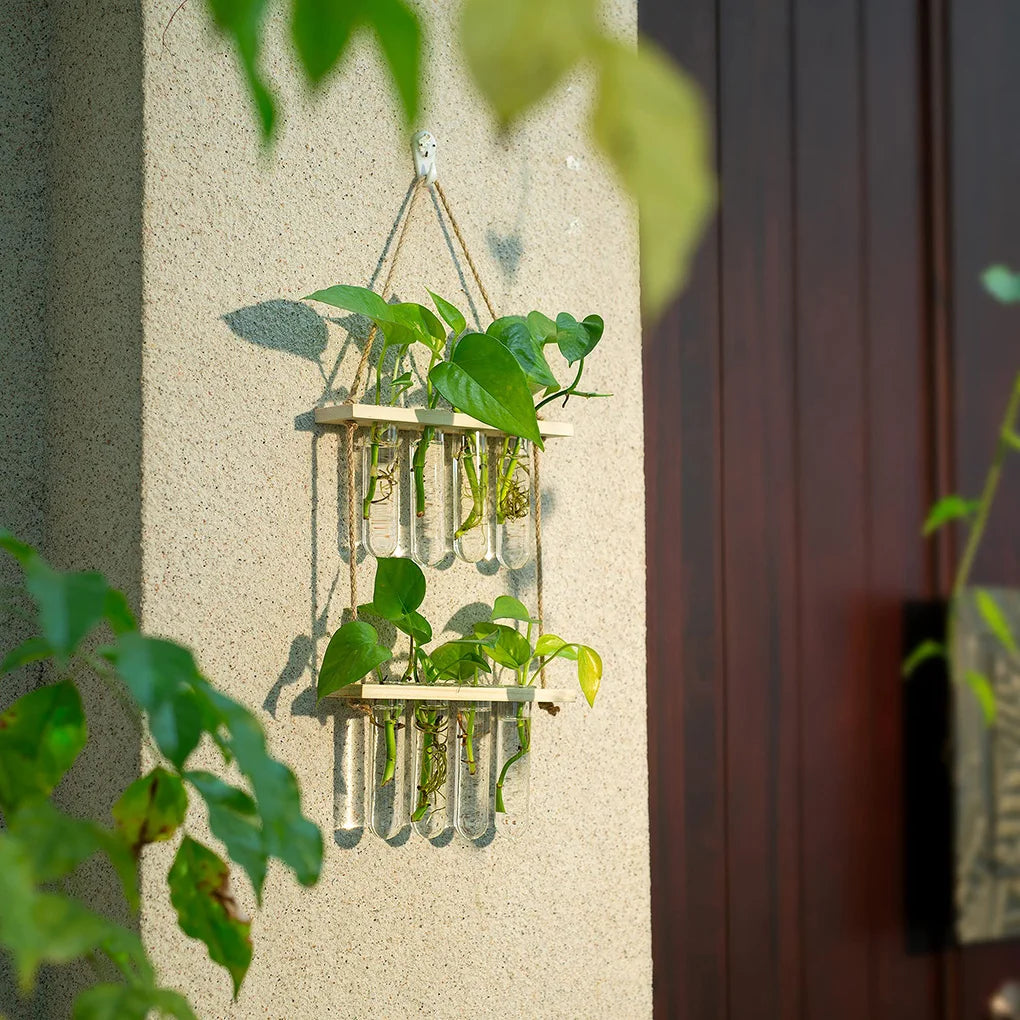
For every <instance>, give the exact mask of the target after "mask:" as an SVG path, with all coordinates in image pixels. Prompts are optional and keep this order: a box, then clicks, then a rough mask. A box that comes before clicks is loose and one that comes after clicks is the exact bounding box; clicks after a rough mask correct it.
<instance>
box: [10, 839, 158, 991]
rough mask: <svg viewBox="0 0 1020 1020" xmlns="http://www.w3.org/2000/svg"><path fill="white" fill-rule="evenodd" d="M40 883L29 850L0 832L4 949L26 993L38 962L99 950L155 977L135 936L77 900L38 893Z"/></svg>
mask: <svg viewBox="0 0 1020 1020" xmlns="http://www.w3.org/2000/svg"><path fill="white" fill-rule="evenodd" d="M36 881H37V879H36V876H35V873H34V872H33V870H32V857H31V853H30V852H29V849H28V848H27V847H26V846H25V845H24V843H23V842H22V841H21V840H20V839H18V838H17V837H15V836H14V835H13V834H11V833H5V834H0V903H3V910H0V945H3V946H5V947H6V948H7V949H8V950H9V951H10V953H11V955H12V956H13V958H14V964H15V968H16V970H17V974H18V983H19V986H20V988H21V990H22V991H23V992H28V991H31V989H32V986H33V985H34V984H35V975H36V972H37V971H38V969H39V966H40V964H43V963H55V964H62V963H68V962H69V961H71V960H74V959H76V958H77V957H79V956H81V955H82V954H84V953H87V952H90V951H91V950H96V949H103V950H106V951H107V952H110V954H111V956H114V955H116V956H118V957H122V958H130V959H131V961H133V963H134V964H135V967H136V968H137V970H138V971H139V973H141V974H143V975H147V976H150V977H151V968H150V967H149V965H148V961H147V959H146V957H145V952H144V950H143V949H142V946H141V943H140V942H139V940H138V938H137V936H135V935H134V934H132V933H131V932H128V931H126V930H125V929H123V928H120V927H119V926H117V925H115V924H112V923H111V922H110V921H107V920H106V919H105V918H103V917H100V916H99V915H98V914H94V913H92V911H90V910H88V909H86V908H85V907H84V906H83V905H82V904H81V903H79V902H78V901H77V900H73V899H71V898H70V897H68V896H64V895H63V894H60V893H51V892H41V891H39V890H38V889H37V888H36Z"/></svg>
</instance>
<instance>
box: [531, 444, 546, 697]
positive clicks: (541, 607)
mask: <svg viewBox="0 0 1020 1020" xmlns="http://www.w3.org/2000/svg"><path fill="white" fill-rule="evenodd" d="M531 456H532V460H533V464H532V484H533V485H534V486H535V493H534V498H535V590H536V599H537V601H538V636H539V637H541V636H542V635H543V634H544V633H545V600H544V598H543V592H542V479H541V474H540V467H539V466H540V464H541V462H542V454H541V453H540V452H539V449H538V447H537V446H532V448H531ZM539 676H540V677H541V680H542V686H543V687H545V664H544V663H543V665H542V671H541V673H540V674H539Z"/></svg>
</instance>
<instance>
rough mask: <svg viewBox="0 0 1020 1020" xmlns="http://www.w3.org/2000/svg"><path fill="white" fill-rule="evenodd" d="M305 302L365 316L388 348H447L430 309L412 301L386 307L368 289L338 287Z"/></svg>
mask: <svg viewBox="0 0 1020 1020" xmlns="http://www.w3.org/2000/svg"><path fill="white" fill-rule="evenodd" d="M304 300H305V301H321V302H322V303H323V304H328V305H333V306H334V307H336V308H342V309H343V310H344V311H347V312H354V313H355V314H356V315H364V316H366V317H367V318H369V319H371V320H372V321H373V322H374V323H375V324H376V325H377V326H378V327H379V329H380V330H381V331H382V334H383V336H384V337H385V339H386V343H387V344H388V345H394V346H400V347H405V346H406V347H409V346H410V345H411V344H413V343H423V344H425V346H426V347H428V348H429V349H430V350H437V349H441V348H442V347H443V346H445V344H446V330H445V329H444V328H443V325H442V323H441V322H440V321H439V319H437V318H436V315H435V313H434V312H433V311H432V310H431V309H429V308H426V307H425V306H424V305H419V304H416V303H414V302H411V301H408V302H403V303H400V304H392V305H390V304H387V303H386V302H385V301H384V300H383V299H382V298H381V297H379V295H378V294H376V293H375V291H372V290H369V289H368V288H367V287H352V286H348V285H347V284H338V285H337V286H335V287H327V288H326V289H325V290H317V291H315V293H314V294H309V295H308V296H307V297H306V298H304Z"/></svg>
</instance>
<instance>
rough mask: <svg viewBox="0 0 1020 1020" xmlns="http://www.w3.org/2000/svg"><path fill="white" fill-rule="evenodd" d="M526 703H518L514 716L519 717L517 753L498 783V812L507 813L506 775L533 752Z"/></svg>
mask: <svg viewBox="0 0 1020 1020" xmlns="http://www.w3.org/2000/svg"><path fill="white" fill-rule="evenodd" d="M524 709H525V706H524V702H523V701H521V702H518V703H517V705H516V707H515V709H514V714H515V715H516V716H517V742H518V748H517V753H516V754H514V755H511V756H510V757H509V758H507V760H506V763H505V764H504V765H503V768H502V769H501V770H500V773H499V779H498V780H497V781H496V810H497V811H499V812H502V813H504V814H505V813H506V805H505V804H504V803H503V784H504V782H505V781H506V774H507V772H508V771H509V769H510V766H511V765H513V764H514V763H515V762H518V761H520V760H521V758H523V757H524V756H525V755H526V754H527V753H528V752H529V751H530V750H531V720H530V719H529V718H528V717H527V716H526V715H525V714H524Z"/></svg>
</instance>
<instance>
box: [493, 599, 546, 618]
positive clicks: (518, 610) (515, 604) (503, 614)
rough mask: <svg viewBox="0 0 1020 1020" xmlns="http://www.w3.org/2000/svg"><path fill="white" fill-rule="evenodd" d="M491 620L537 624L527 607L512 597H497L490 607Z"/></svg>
mask: <svg viewBox="0 0 1020 1020" xmlns="http://www.w3.org/2000/svg"><path fill="white" fill-rule="evenodd" d="M490 619H492V620H520V621H521V622H522V623H537V622H538V621H537V620H535V619H533V618H532V616H531V613H529V612H528V607H527V606H526V605H525V604H524V603H523V602H521V601H519V600H518V599H515V598H514V597H513V596H512V595H498V596H497V597H496V601H495V602H494V603H493V605H492V616H491V617H490Z"/></svg>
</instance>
